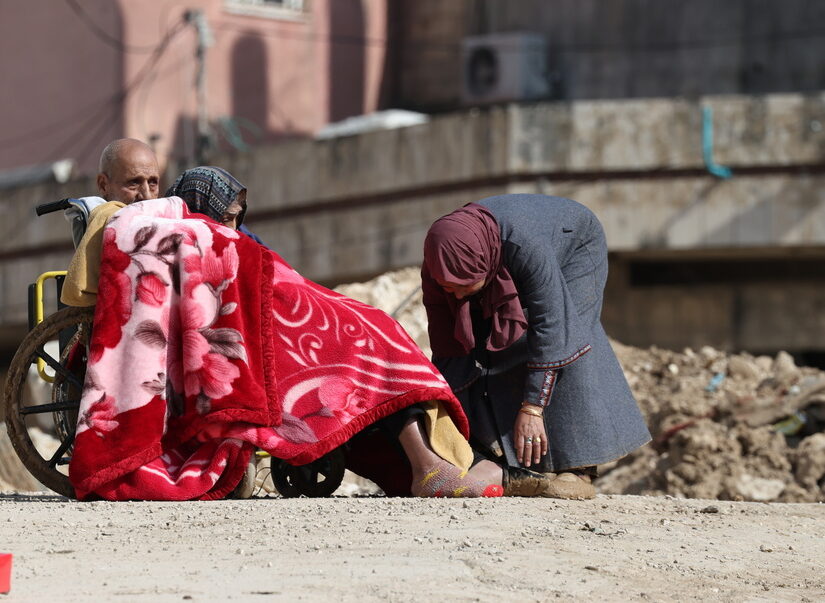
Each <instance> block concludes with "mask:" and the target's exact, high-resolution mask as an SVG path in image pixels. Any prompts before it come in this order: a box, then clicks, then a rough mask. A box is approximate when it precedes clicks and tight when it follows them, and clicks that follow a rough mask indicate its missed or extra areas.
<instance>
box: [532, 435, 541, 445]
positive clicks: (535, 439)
mask: <svg viewBox="0 0 825 603" xmlns="http://www.w3.org/2000/svg"><path fill="white" fill-rule="evenodd" d="M533 444H541V436H536V437H535V438H533Z"/></svg>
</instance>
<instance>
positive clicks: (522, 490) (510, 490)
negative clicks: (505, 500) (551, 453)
mask: <svg viewBox="0 0 825 603" xmlns="http://www.w3.org/2000/svg"><path fill="white" fill-rule="evenodd" d="M502 482H503V483H502V485H503V486H504V496H550V495H549V494H546V492H547V488H548V487H549V486H550V484H551V483H552V479H551V478H550V477H549V476H547V475H545V474H543V473H538V472H537V471H530V470H529V469H524V468H522V467H504V474H503V476H502Z"/></svg>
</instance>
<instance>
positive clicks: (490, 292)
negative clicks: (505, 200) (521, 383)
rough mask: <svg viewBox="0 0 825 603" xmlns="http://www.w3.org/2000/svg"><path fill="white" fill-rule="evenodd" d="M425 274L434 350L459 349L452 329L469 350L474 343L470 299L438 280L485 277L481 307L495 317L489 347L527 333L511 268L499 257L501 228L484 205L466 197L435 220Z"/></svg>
mask: <svg viewBox="0 0 825 603" xmlns="http://www.w3.org/2000/svg"><path fill="white" fill-rule="evenodd" d="M421 278H422V282H423V289H424V304H425V305H426V306H427V315H428V319H429V322H430V324H429V331H430V344H431V346H432V349H433V355H434V356H453V355H456V354H455V351H456V346H455V345H451V344H453V342H451V341H450V339H451V338H450V337H449V334H452V337H453V338H454V340H455V341H457V342H458V343H459V344H461V347H462V348H463V349H464V353H465V354H466V353H469V352H470V350H472V349H473V347H475V339H474V337H473V325H472V320H471V318H470V304H469V299H468V298H464V299H457V298H456V297H455V296H454V295H451V294H449V293H447V292H446V291H444V290H443V289H442V288H441V287H440V286H439V285H438V283H437V281H442V282H448V283H456V284H459V285H472V284H473V283H477V282H478V281H480V280H484V287H483V288H482V289H481V291H480V292H479V295H480V296H481V298H480V302H481V309H482V312H483V314H484V317H485V318H490V317H492V319H493V324H492V330H491V332H490V338H489V340H488V341H487V349H488V350H491V351H498V350H503V349H504V348H506V347H508V346H510V345H512V344H513V343H515V342H516V340H517V339H518V338H519V337H521V336H522V335H523V334H524V331H525V330H526V328H527V320H526V319H525V317H524V312H523V311H522V309H521V303H520V302H519V298H518V292H517V291H516V286H515V284H514V283H513V279H512V277H511V276H510V272H509V271H508V270H507V267H506V266H504V264H502V261H501V232H500V231H499V227H498V223H497V222H496V219H495V218H494V217H493V215H492V214H491V213H490V211H489V210H488V209H487V208H486V207H484V206H482V205H478V204H477V203H468V204H467V205H465V206H464V207H462V208H460V209H457V210H455V211H454V212H453V213H451V214H448V215H446V216H444V217H443V218H439V219H438V220H436V222H435V223H434V224H433V225H432V226H431V227H430V230H429V231H428V232H427V238H426V239H425V240H424V266H423V267H422V269H421ZM445 302H446V307H445Z"/></svg>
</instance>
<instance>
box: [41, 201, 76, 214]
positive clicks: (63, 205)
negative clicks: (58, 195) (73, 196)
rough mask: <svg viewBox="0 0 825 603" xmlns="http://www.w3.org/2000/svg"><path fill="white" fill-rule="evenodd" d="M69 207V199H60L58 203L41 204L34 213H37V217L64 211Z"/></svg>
mask: <svg viewBox="0 0 825 603" xmlns="http://www.w3.org/2000/svg"><path fill="white" fill-rule="evenodd" d="M69 207H71V205H70V204H69V199H61V200H60V201H51V202H49V203H42V204H40V205H38V206H37V207H36V208H35V209H34V211H35V212H36V213H37V215H38V216H42V215H44V214H50V213H52V212H54V211H61V210H64V209H69Z"/></svg>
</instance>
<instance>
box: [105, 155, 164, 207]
mask: <svg viewBox="0 0 825 603" xmlns="http://www.w3.org/2000/svg"><path fill="white" fill-rule="evenodd" d="M109 171H110V173H109V174H98V176H97V187H98V189H99V190H100V195H101V197H103V198H104V199H106V200H107V201H122V202H123V203H125V204H126V205H129V204H130V203H134V202H135V201H143V200H144V199H156V198H157V196H158V183H159V182H160V173H159V170H158V162H157V159H156V158H155V155H154V153H152V152H151V151H150V150H148V149H142V148H128V149H125V150H124V151H123V152H122V153H121V154H120V156H119V157H118V158H117V161H115V162H114V163H113V165H112V168H111V170H109Z"/></svg>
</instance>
